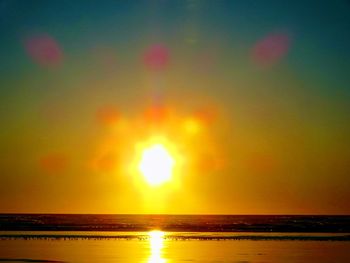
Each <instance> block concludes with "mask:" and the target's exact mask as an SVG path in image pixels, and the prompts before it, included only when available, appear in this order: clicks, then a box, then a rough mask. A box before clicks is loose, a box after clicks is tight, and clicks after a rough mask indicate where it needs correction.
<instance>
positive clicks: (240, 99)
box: [0, 0, 350, 214]
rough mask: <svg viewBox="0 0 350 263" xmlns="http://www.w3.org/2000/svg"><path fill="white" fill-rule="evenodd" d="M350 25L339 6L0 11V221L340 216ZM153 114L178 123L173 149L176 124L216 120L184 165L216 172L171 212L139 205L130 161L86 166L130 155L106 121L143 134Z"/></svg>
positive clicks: (198, 177) (179, 195)
mask: <svg viewBox="0 0 350 263" xmlns="http://www.w3.org/2000/svg"><path fill="white" fill-rule="evenodd" d="M349 11H350V2H349V1H346V0H343V1H341V0H338V1H293V2H289V3H286V2H283V1H253V0H247V1H214V0H213V1H205V0H203V1H199V0H187V1H165V0H157V1H156V0H153V1H151V0H150V1H65V0H62V1H39V0H37V1H19V0H0V36H1V37H0V58H1V59H0V92H1V97H0V120H1V123H2V125H1V127H2V128H1V130H0V212H67V213H74V212H77V213H143V212H146V213H148V212H152V213H232V214H237V213H241V214H242V213H243V214H244V213H246V214H274V213H287V214H313V213H316V214H349V213H350V210H349V209H350V208H349V206H348V201H347V200H349V199H350V190H349V189H350V177H349V174H350V150H349V147H350V140H349V134H350V122H349V115H350V106H349V105H350V104H349V99H350V87H349V83H350V74H349V73H350V72H349V69H350V51H349V48H350V33H349V32H350V31H349V29H350V16H349ZM266 50H267V51H266ZM152 52H153V53H152ZM259 52H260V53H259ZM264 52H265V53H264ZM150 53H151V56H155V58H154V57H153V58H151V59H150V61H147V58H146V57H147V54H150ZM152 54H153V55H152ZM154 54H155V55H154ZM152 59H153V60H152ZM159 101H160V102H159ZM153 104H156V105H158V104H161V105H166V107H168V106H169V107H171V108H172V109H174V111H176V112H177V113H176V114H177V115H176V116H177V122H176V125H178V126H176V125H175V124H171V128H169V127H168V129H169V130H171V131H172V132H171V134H173V133H174V134H177V135H176V136H174V137H172V138H168V139H169V140H170V141H171V140H172V139H174V138H175V137H176V138H177V139H174V141H176V140H178V141H177V142H176V143H178V144H179V145H180V144H181V143H183V144H185V143H184V142H183V141H184V139H183V138H184V137H185V136H184V135H182V133H181V132H180V131H179V129H180V128H179V127H180V123H181V120H182V119H186V118H187V117H186V116H192V115H193V116H194V113H195V112H196V111H198V109H201V108H203V107H205V108H209V109H210V111H213V112H214V111H215V114H214V113H213V112H212V113H213V115H215V116H216V117H215V122H214V124H213V123H210V125H208V127H206V128H205V129H206V130H205V134H206V135H207V134H208V136H207V137H203V138H204V139H201V140H204V141H200V139H199V137H198V138H196V139H195V140H192V141H191V143H193V149H196V148H197V147H198V148H199V149H200V150H198V151H197V152H196V151H195V150H190V152H191V154H192V155H193V156H196V157H193V158H188V159H191V160H194V159H195V160H197V161H198V160H199V161H198V162H200V163H201V162H202V161H201V158H202V157H200V156H204V155H205V156H207V155H210V158H211V159H212V160H219V159H220V160H223V161H222V162H223V165H222V167H221V165H219V166H220V169H216V168H215V169H211V168H212V167H209V168H208V167H207V169H202V170H201V169H197V168H194V167H195V165H193V164H188V167H187V168H186V169H188V170H186V169H183V171H182V174H184V177H183V178H185V179H183V180H182V181H181V187H180V188H179V189H176V190H173V191H172V192H171V193H167V195H166V198H165V199H166V200H167V201H168V202H171V203H172V204H173V206H171V207H166V206H162V207H158V206H157V207H156V208H152V207H150V206H149V204H144V200H143V197H142V196H143V195H142V194H141V193H140V191H139V190H138V189H137V186H135V185H132V184H131V183H128V179H125V177H124V175H123V172H120V169H121V166H123V165H124V166H125V163H126V162H127V161H125V160H124V159H123V158H124V157H123V158H122V159H123V160H124V161H123V162H117V161H115V163H114V161H112V163H113V165H112V166H113V167H114V165H115V167H117V168H115V167H114V168H113V169H111V170H110V169H107V170H108V171H106V170H103V169H102V170H99V169H95V168H96V167H95V168H94V167H92V166H93V165H91V163H94V160H95V159H96V158H98V157H97V156H99V154H100V153H99V151H100V149H101V148H103V147H104V146H103V147H102V146H101V145H105V144H106V142H109V141H113V143H110V145H109V146H108V147H107V148H108V149H109V150H106V149H103V150H101V151H107V152H108V151H113V153H115V152H116V153H117V155H118V156H119V155H122V156H127V155H128V154H129V153H128V151H124V150H123V149H124V148H127V146H125V144H126V143H125V142H124V141H127V140H128V139H130V138H126V137H129V136H126V137H123V136H125V135H120V134H114V133H113V131H112V130H111V128H110V127H108V125H109V122H110V121H111V118H112V121H114V117H115V116H114V114H115V115H118V120H121V119H123V120H124V119H125V120H126V121H127V122H128V123H138V121H141V119H142V117H140V116H141V115H142V113H143V112H144V111H145V108H147V107H152V105H153ZM150 105H151V106H150ZM106 107H107V108H109V109H113V110H112V113H110V112H109V113H110V115H112V117H110V115H109V117H107V119H108V120H107V122H108V123H107V125H106V123H102V124H101V121H99V119H98V118H99V117H98V116H100V115H99V112H101V109H105V108H106ZM114 111H116V112H117V113H115V112H114ZM209 115H210V114H209ZM96 116H97V117H96ZM142 116H143V115H142ZM116 118H117V117H116ZM96 119H97V120H96ZM104 121H105V119H103V120H102V122H104ZM133 125H134V124H133ZM130 130H132V133H133V136H134V137H135V138H138V135H135V134H134V133H136V132H135V129H134V128H130ZM174 130H175V131H174ZM159 131H160V130H158V131H157V132H159ZM140 133H141V131H140ZM169 134H170V132H169ZM169 134H167V136H169V137H171V135H169ZM140 136H141V135H140ZM140 136H139V137H140ZM130 137H132V136H130ZM186 138H187V137H186ZM130 140H131V139H130ZM196 140H198V142H197V141H196ZM115 141H118V143H116V142H115ZM119 141H122V142H123V143H120V144H119ZM197 143H198V144H197ZM107 144H108V143H107ZM130 144H132V142H130ZM212 144H213V145H215V147H214V146H210V147H209V146H208V145H212ZM121 145H122V146H121ZM191 145H192V144H191ZM202 145H206V146H207V148H205V147H204V146H202ZM110 148H113V150H110ZM202 148H203V149H202ZM204 148H205V149H204ZM214 148H215V149H214ZM217 153H219V154H217ZM125 159H126V160H127V158H126V157H125ZM214 162H215V163H216V161H214ZM108 163H109V162H108ZM188 163H190V161H188ZM220 163H221V161H220ZM107 166H108V165H107ZM209 166H210V165H209ZM214 166H215V165H214ZM108 167H109V166H108ZM215 167H216V166H215ZM116 170H118V172H116ZM186 174H188V176H187V177H186ZM77 189H79V193H78V192H77ZM162 193H163V192H162ZM165 199H164V200H165ZM187 199H188V200H187ZM130 200H132V202H131V205H129V206H126V205H125V203H130ZM185 201H188V202H185ZM184 203H185V204H186V205H183V204H184ZM145 207H146V208H145Z"/></svg>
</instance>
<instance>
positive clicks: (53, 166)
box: [39, 153, 68, 173]
mask: <svg viewBox="0 0 350 263" xmlns="http://www.w3.org/2000/svg"><path fill="white" fill-rule="evenodd" d="M39 165H40V167H41V168H42V169H43V170H44V171H45V172H47V173H60V172H64V171H65V170H66V168H67V166H68V158H67V157H66V156H65V155H64V154H61V153H51V154H47V155H44V156H42V157H41V158H40V159H39Z"/></svg>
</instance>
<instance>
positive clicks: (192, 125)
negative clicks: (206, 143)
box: [184, 118, 202, 135]
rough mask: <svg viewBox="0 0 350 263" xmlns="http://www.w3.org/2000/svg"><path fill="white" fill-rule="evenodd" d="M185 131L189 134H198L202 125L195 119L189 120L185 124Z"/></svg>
mask: <svg viewBox="0 0 350 263" xmlns="http://www.w3.org/2000/svg"><path fill="white" fill-rule="evenodd" d="M184 129H185V131H186V132H187V133H188V134H192V135H195V134H198V133H199V132H200V131H201V129H202V127H201V123H200V122H199V121H198V120H196V119H194V118H188V119H187V120H185V122H184Z"/></svg>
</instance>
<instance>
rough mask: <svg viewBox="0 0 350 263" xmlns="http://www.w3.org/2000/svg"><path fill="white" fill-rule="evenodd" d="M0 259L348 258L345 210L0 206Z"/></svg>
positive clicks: (349, 227) (161, 262) (242, 261)
mask: <svg viewBox="0 0 350 263" xmlns="http://www.w3.org/2000/svg"><path fill="white" fill-rule="evenodd" d="M0 262H125V263H128V262H148V263H165V262H166V263H172V262H173V263H175V262H231V263H232V262H236V263H248V262H260V263H263V262H265V263H266V262H311V263H313V262H320V263H325V262H329V263H331V262H332V263H333V262H334V263H337V262H350V216H347V215H344V216H327V215H91V214H85V215H83V214H0Z"/></svg>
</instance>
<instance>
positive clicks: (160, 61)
mask: <svg viewBox="0 0 350 263" xmlns="http://www.w3.org/2000/svg"><path fill="white" fill-rule="evenodd" d="M169 60H170V52H169V50H168V49H167V48H166V47H165V46H164V45H162V44H156V45H152V46H150V47H149V48H148V49H147V50H146V52H145V53H144V56H143V61H144V63H145V65H146V67H147V68H148V69H151V70H156V71H159V70H164V69H166V68H167V66H168V64H169Z"/></svg>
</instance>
